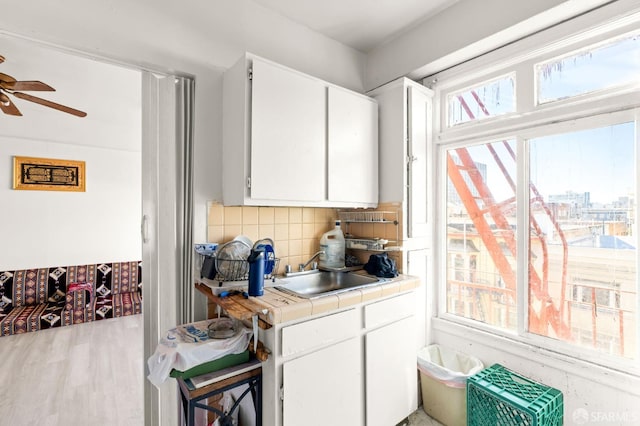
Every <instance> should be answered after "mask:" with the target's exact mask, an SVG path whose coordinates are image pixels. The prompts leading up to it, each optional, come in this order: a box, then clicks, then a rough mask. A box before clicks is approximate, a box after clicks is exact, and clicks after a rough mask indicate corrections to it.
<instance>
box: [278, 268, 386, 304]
mask: <svg viewBox="0 0 640 426" xmlns="http://www.w3.org/2000/svg"><path fill="white" fill-rule="evenodd" d="M387 280H388V279H387V278H377V277H371V276H367V275H360V274H354V273H350V272H338V271H319V270H318V271H313V272H312V273H305V274H300V275H293V276H285V277H282V278H280V279H279V280H278V282H279V283H281V284H280V285H277V286H275V287H276V288H277V289H278V290H280V291H284V292H285V293H289V294H293V295H294V296H298V297H304V298H306V299H313V298H316V297H322V296H328V295H331V294H337V293H342V292H345V291H349V290H355V289H358V288H364V287H368V286H372V285H376V284H380V283H382V282H385V281H387Z"/></svg>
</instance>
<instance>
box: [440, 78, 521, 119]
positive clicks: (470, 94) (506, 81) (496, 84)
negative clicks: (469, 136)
mask: <svg viewBox="0 0 640 426" xmlns="http://www.w3.org/2000/svg"><path fill="white" fill-rule="evenodd" d="M448 105H449V110H448V111H449V115H448V117H449V118H448V123H449V126H454V125H456V124H461V123H466V122H468V121H473V120H482V119H483V118H489V117H495V116H497V115H501V114H506V113H508V112H513V111H515V106H516V98H515V79H514V78H513V76H512V75H508V76H505V77H500V78H498V79H495V80H491V81H488V82H485V83H481V84H478V85H476V86H474V87H471V88H469V89H465V90H462V91H460V92H457V93H452V94H451V95H449V101H448Z"/></svg>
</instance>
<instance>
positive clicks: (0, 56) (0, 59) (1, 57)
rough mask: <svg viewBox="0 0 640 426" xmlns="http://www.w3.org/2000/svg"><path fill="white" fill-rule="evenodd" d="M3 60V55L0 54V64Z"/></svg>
mask: <svg viewBox="0 0 640 426" xmlns="http://www.w3.org/2000/svg"><path fill="white" fill-rule="evenodd" d="M3 62H4V56H2V55H0V64H1V63H3Z"/></svg>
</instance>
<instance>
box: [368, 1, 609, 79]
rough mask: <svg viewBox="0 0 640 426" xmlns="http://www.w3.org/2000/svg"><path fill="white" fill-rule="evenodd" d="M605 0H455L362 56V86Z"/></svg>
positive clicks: (497, 42)
mask: <svg viewBox="0 0 640 426" xmlns="http://www.w3.org/2000/svg"><path fill="white" fill-rule="evenodd" d="M608 2H609V0H580V1H575V0H536V1H515V2H514V1H513V0H482V1H478V0H460V1H459V2H457V3H455V4H454V5H453V6H451V7H450V8H448V9H445V10H443V11H442V12H440V13H438V14H436V15H434V16H432V17H431V18H429V19H428V20H426V21H425V22H423V23H422V24H420V25H419V26H417V27H415V28H413V29H411V30H410V31H407V32H406V33H404V34H401V35H399V36H398V37H396V38H395V39H393V40H391V41H389V42H387V43H385V44H382V45H380V46H378V47H376V48H374V49H373V50H372V51H371V52H369V54H368V55H367V65H366V75H365V87H366V89H367V90H372V89H374V88H376V87H378V86H381V85H383V84H384V83H387V82H389V81H391V80H395V79H396V78H398V77H403V76H407V77H409V78H412V79H414V80H418V79H421V78H423V77H425V76H427V75H431V74H434V73H436V72H438V71H442V70H444V69H446V68H448V67H451V66H454V65H457V64H459V63H461V62H463V61H466V60H469V59H471V58H474V57H476V56H479V55H482V54H483V53H486V52H489V51H491V50H492V49H495V48H497V47H500V46H502V45H504V44H506V43H508V42H512V41H515V40H518V39H520V38H522V37H524V36H526V35H528V34H531V33H533V32H535V31H539V30H541V29H544V28H546V27H548V26H550V25H553V24H556V23H558V22H562V21H563V20H565V19H567V18H569V17H572V16H575V15H578V14H579V13H582V12H584V11H587V10H590V9H592V8H594V7H596V6H598V5H602V4H604V3H608Z"/></svg>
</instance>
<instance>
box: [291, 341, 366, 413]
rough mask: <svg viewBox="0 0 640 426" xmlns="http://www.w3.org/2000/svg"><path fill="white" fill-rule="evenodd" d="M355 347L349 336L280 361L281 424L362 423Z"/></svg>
mask: <svg viewBox="0 0 640 426" xmlns="http://www.w3.org/2000/svg"><path fill="white" fill-rule="evenodd" d="M359 349H360V343H359V339H358V338H356V337H353V338H351V339H349V340H346V341H344V342H340V343H337V344H335V345H331V346H329V347H326V348H324V349H320V350H318V351H316V352H312V353H310V354H308V355H305V356H302V357H300V358H296V359H294V360H292V361H288V362H285V363H284V364H283V366H282V383H283V397H284V398H283V403H282V413H283V414H282V424H283V426H300V425H305V426H315V425H317V426H326V425H362V424H364V423H363V419H362V365H361V362H360V358H359V357H357V356H353V354H357V353H358V352H359Z"/></svg>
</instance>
